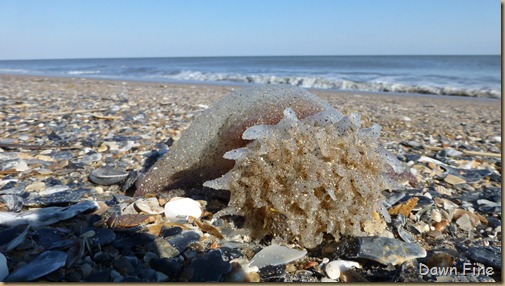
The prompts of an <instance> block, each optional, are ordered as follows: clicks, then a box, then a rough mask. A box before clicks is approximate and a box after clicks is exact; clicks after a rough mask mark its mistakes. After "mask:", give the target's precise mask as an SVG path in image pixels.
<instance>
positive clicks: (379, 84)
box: [164, 71, 501, 98]
mask: <svg viewBox="0 0 505 286" xmlns="http://www.w3.org/2000/svg"><path fill="white" fill-rule="evenodd" d="M164 78H167V79H172V80H182V81H206V82H235V83H255V84H290V85H296V86H300V87H304V88H320V89H339V90H351V91H371V92H397V93H418V94H434V95H456V96H467V97H487V98H501V90H497V89H479V88H470V89H469V88H458V87H451V86H436V85H415V84H405V83H391V82H383V81H378V80H375V81H374V80H372V81H366V82H359V81H352V80H347V79H331V78H323V77H310V76H276V75H259V74H252V75H243V74H223V73H204V72H200V71H182V72H180V73H177V74H173V75H166V76H164Z"/></svg>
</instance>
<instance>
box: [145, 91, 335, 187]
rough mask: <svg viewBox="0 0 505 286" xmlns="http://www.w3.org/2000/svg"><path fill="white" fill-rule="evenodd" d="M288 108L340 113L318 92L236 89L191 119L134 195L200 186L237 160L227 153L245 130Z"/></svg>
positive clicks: (302, 115)
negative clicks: (226, 154)
mask: <svg viewBox="0 0 505 286" xmlns="http://www.w3.org/2000/svg"><path fill="white" fill-rule="evenodd" d="M288 107H290V108H291V109H292V110H293V111H294V112H295V113H296V114H297V115H298V116H299V118H305V117H307V116H310V115H313V114H315V113H318V112H321V111H324V110H332V111H334V112H335V114H336V115H337V117H338V115H340V116H342V115H341V114H340V112H338V111H336V110H335V109H334V108H333V107H331V106H330V105H329V104H328V103H326V102H324V101H323V100H321V99H320V98H318V97H317V96H315V95H313V94H310V93H308V92H306V91H305V90H303V89H301V88H296V87H293V86H288V85H269V86H262V87H254V88H251V89H248V90H242V91H237V92H235V93H232V94H230V95H228V96H226V97H225V98H223V99H221V100H219V101H218V102H216V104H215V105H213V106H212V107H211V108H208V109H206V110H205V111H203V112H202V113H201V115H200V116H199V117H197V118H195V119H194V120H193V122H192V124H191V125H190V127H189V128H188V129H187V130H185V132H184V133H183V134H182V136H181V138H180V139H179V140H177V141H176V142H175V143H174V145H173V146H172V147H171V148H170V150H169V151H168V152H167V153H166V154H165V155H164V156H163V158H161V159H160V160H158V161H157V162H156V163H155V164H154V165H153V166H152V167H151V169H150V170H149V172H148V173H147V174H146V176H145V177H144V178H143V179H142V180H140V181H138V184H137V191H136V192H135V196H144V195H146V194H148V193H153V192H160V191H165V190H171V189H175V188H180V187H187V188H189V187H194V186H201V185H202V184H203V182H205V181H208V180H212V179H215V178H218V177H220V176H222V175H223V174H225V173H226V172H228V171H229V170H230V169H231V168H232V167H233V165H234V162H233V161H231V160H227V159H225V158H223V155H224V154H225V153H226V152H228V151H230V150H233V149H237V148H240V147H243V146H245V145H246V144H247V143H248V141H247V140H245V139H243V138H242V134H243V133H244V131H246V129H248V128H249V127H251V126H254V125H262V124H276V123H278V122H279V121H280V120H281V119H282V117H283V112H282V111H283V110H284V109H286V108H288Z"/></svg>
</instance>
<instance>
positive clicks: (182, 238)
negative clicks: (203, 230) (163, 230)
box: [167, 231, 200, 252]
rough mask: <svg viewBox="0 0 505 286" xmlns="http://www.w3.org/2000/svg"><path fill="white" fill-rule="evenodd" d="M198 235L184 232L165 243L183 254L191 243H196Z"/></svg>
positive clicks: (192, 232)
mask: <svg viewBox="0 0 505 286" xmlns="http://www.w3.org/2000/svg"><path fill="white" fill-rule="evenodd" d="M199 239H200V235H199V234H198V233H196V232H194V231H184V232H182V233H181V234H180V235H176V236H173V237H171V238H169V239H168V240H167V241H168V243H170V245H172V246H173V247H175V248H176V249H177V251H178V252H183V251H184V250H185V249H186V247H187V246H188V245H189V244H191V243H192V242H195V241H198V240H199Z"/></svg>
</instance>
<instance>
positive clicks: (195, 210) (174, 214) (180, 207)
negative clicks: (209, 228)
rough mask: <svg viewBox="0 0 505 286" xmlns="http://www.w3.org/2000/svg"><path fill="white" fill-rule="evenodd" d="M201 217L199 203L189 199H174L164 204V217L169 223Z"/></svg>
mask: <svg viewBox="0 0 505 286" xmlns="http://www.w3.org/2000/svg"><path fill="white" fill-rule="evenodd" d="M201 215H202V209H201V208H200V203H198V202H197V201H195V200H193V199H190V198H181V197H175V198H172V199H171V200H170V201H169V202H168V203H166V204H165V217H166V218H167V219H168V220H170V221H174V222H175V221H179V220H187V219H188V217H189V216H191V217H194V218H199V217H200V216H201Z"/></svg>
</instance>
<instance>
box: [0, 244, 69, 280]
mask: <svg viewBox="0 0 505 286" xmlns="http://www.w3.org/2000/svg"><path fill="white" fill-rule="evenodd" d="M66 260H67V254H66V253H65V252H63V251H57V250H54V251H51V250H50V251H45V252H43V253H41V254H40V255H39V256H38V257H37V258H35V259H34V260H33V261H31V262H29V263H28V264H26V265H24V266H22V267H20V268H18V269H16V270H14V271H13V272H12V273H11V274H10V275H9V276H7V277H6V278H5V282H25V281H33V280H35V279H37V278H39V277H42V276H44V275H47V274H49V273H51V272H53V271H55V270H56V269H58V268H60V267H62V266H64V265H65V261H66Z"/></svg>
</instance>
